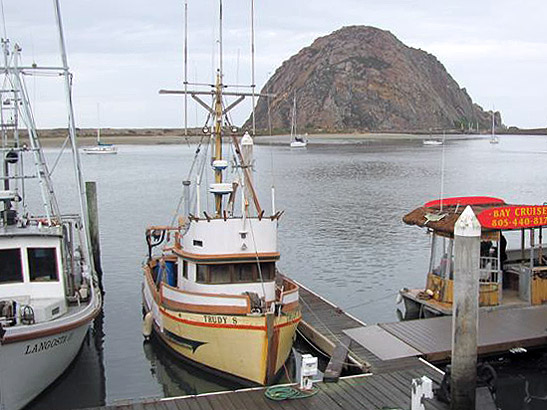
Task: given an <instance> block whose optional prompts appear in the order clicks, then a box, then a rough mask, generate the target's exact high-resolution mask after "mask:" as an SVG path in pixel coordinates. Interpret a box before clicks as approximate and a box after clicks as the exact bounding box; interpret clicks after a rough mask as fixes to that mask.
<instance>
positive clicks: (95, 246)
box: [85, 181, 103, 289]
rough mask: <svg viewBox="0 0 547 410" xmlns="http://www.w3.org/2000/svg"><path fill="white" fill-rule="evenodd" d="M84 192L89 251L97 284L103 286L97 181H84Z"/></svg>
mask: <svg viewBox="0 0 547 410" xmlns="http://www.w3.org/2000/svg"><path fill="white" fill-rule="evenodd" d="M85 194H86V200H87V214H88V220H89V237H90V240H91V251H92V253H93V255H92V257H93V264H94V266H95V271H96V272H97V277H98V278H99V286H100V288H101V289H102V288H103V270H102V267H101V244H100V239H99V210H98V206H97V183H96V182H95V181H86V183H85Z"/></svg>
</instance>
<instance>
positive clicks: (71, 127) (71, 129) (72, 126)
mask: <svg viewBox="0 0 547 410" xmlns="http://www.w3.org/2000/svg"><path fill="white" fill-rule="evenodd" d="M53 5H54V9H55V19H56V21H57V29H58V32H59V46H60V49H61V58H62V62H63V76H64V79H65V96H66V105H67V111H68V134H69V136H70V143H71V144H70V145H71V148H72V160H73V162H74V171H75V174H76V182H77V184H78V194H79V202H80V212H81V214H82V223H83V230H84V236H83V238H82V239H83V242H84V245H85V249H86V256H87V262H88V263H89V266H90V268H91V272H92V275H93V277H94V279H96V276H95V274H96V272H95V264H94V261H93V258H92V257H91V255H92V252H91V249H90V244H91V238H90V233H89V229H88V223H89V222H88V215H87V206H86V196H85V187H84V178H83V175H82V167H81V163H80V155H79V153H78V146H77V143H76V123H75V121H74V107H73V106H72V75H71V74H70V71H69V69H68V59H67V55H66V47H65V37H64V34H63V22H62V20H61V8H60V6H59V0H53Z"/></svg>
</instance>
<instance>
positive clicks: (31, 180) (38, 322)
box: [0, 0, 102, 410]
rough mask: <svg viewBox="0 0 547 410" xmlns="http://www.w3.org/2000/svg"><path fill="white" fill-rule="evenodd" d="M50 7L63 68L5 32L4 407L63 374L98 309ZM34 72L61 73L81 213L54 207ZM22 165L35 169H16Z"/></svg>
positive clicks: (24, 400)
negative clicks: (34, 56) (38, 58)
mask: <svg viewBox="0 0 547 410" xmlns="http://www.w3.org/2000/svg"><path fill="white" fill-rule="evenodd" d="M54 6H55V12H56V17H57V23H58V29H59V38H60V44H61V51H62V61H63V67H62V68H55V67H38V66H36V65H33V66H32V67H24V66H22V65H21V64H20V63H21V55H20V53H21V48H20V47H19V46H18V45H14V46H13V47H11V44H10V41H9V40H8V39H4V40H3V41H2V49H1V50H2V52H3V55H4V61H5V62H6V66H5V67H4V70H3V72H2V76H3V77H4V78H3V84H10V87H4V88H3V89H2V90H0V99H1V101H2V105H1V107H0V110H1V111H2V113H1V114H2V115H0V125H1V130H2V136H3V138H2V147H1V152H2V157H0V161H2V166H0V174H1V175H0V176H1V178H2V184H1V185H0V188H1V190H0V409H1V410H18V409H21V408H23V407H24V406H26V405H27V404H28V403H29V402H30V401H32V400H33V399H34V398H35V397H36V396H38V395H39V394H40V393H41V392H42V391H43V390H44V389H46V388H47V387H48V386H49V385H50V384H51V383H52V382H53V381H55V380H56V379H57V378H58V377H59V376H61V375H62V373H63V372H64V371H65V369H66V368H67V367H68V366H69V364H70V363H71V362H72V361H73V360H74V358H75V357H76V354H77V353H78V351H79V350H80V347H81V346H82V342H83V340H84V337H85V335H86V334H87V331H88V329H89V327H90V325H91V322H92V321H93V319H94V318H95V317H96V316H97V315H98V314H99V313H100V310H101V306H102V296H101V293H100V290H99V285H98V281H97V278H96V277H95V272H94V269H93V261H92V260H91V258H90V251H89V247H88V245H89V241H88V236H87V235H88V231H87V221H86V217H85V216H86V203H85V200H84V198H85V194H84V189H83V178H82V174H81V169H80V160H79V156H78V148H77V146H76V126H75V124H74V121H73V118H74V115H73V109H72V105H71V104H70V101H71V93H72V91H71V73H70V72H69V70H68V63H67V59H66V53H65V50H64V38H63V32H62V27H61V17H60V9H59V3H58V0H57V1H55V2H54ZM41 72H48V73H51V72H56V73H57V74H58V75H59V76H60V77H61V78H63V79H64V87H65V92H66V94H67V102H68V104H67V110H68V111H69V115H68V118H69V124H68V130H69V141H70V144H69V145H70V147H71V151H72V160H73V165H74V170H75V179H76V185H77V192H74V195H75V196H76V195H77V196H78V199H79V205H80V210H79V212H72V213H70V214H68V213H61V211H60V207H59V203H58V201H57V198H56V196H55V191H54V189H53V184H52V179H51V174H50V170H49V167H48V165H47V161H46V158H45V156H44V153H43V151H42V147H41V142H40V139H39V137H38V131H37V128H36V124H35V122H34V114H33V112H32V108H31V106H30V99H29V96H28V94H27V91H26V90H27V87H26V85H25V77H26V76H32V75H35V74H37V73H39V74H40V73H41ZM20 131H25V132H26V133H27V135H28V138H29V143H28V146H27V144H26V143H25V144H23V143H22V141H20V140H19V135H20ZM24 158H27V159H25V160H24ZM23 163H26V164H34V167H32V166H27V167H23ZM38 192H39V194H37V193H38ZM40 194H41V196H40ZM69 194H70V192H64V195H65V196H66V195H69ZM36 198H40V200H39V201H36Z"/></svg>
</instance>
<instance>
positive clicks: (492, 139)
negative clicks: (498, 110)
mask: <svg viewBox="0 0 547 410" xmlns="http://www.w3.org/2000/svg"><path fill="white" fill-rule="evenodd" d="M499 142H500V139H499V138H498V136H497V135H496V133H495V122H494V110H492V134H491V135H490V144H498V143H499Z"/></svg>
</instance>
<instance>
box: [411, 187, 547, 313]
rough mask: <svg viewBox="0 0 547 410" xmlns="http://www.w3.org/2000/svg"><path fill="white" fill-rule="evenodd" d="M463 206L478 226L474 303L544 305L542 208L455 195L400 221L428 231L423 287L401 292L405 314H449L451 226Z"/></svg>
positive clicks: (546, 263) (546, 222) (546, 267)
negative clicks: (476, 296) (477, 278)
mask: <svg viewBox="0 0 547 410" xmlns="http://www.w3.org/2000/svg"><path fill="white" fill-rule="evenodd" d="M468 205H469V206H471V207H472V209H473V211H474V213H475V215H476V216H477V218H478V220H479V222H480V224H481V227H482V229H481V246H480V258H479V263H480V268H479V272H480V288H479V289H480V290H479V305H480V306H481V307H498V306H502V305H503V306H510V305H539V304H542V303H544V302H546V301H547V254H546V252H545V251H544V247H545V245H543V243H542V242H543V228H544V227H545V226H547V206H543V205H540V206H537V205H509V204H506V203H505V201H503V200H502V199H499V198H492V197H458V198H446V199H443V200H436V201H431V202H428V203H426V204H425V205H423V206H422V207H419V208H417V209H415V210H414V211H412V212H410V213H409V214H407V215H406V216H405V217H404V218H403V220H404V222H405V223H407V224H409V225H418V226H421V227H425V228H427V229H428V231H429V232H430V233H431V253H430V256H429V269H428V273H427V280H426V286H425V289H414V290H409V289H405V290H404V291H401V295H402V296H403V298H404V299H405V304H406V306H407V312H408V311H409V310H411V311H412V310H414V311H415V310H416V308H417V309H419V310H421V311H423V310H424V309H426V310H427V311H428V313H429V314H434V315H437V314H451V311H452V302H453V280H454V224H455V223H456V221H457V220H458V218H459V217H460V215H461V213H462V212H463V210H464V209H465V208H466V206H468ZM508 245H509V246H508ZM508 248H511V249H508ZM409 305H411V307H410V308H409ZM422 313H423V312H422ZM422 316H423V315H422Z"/></svg>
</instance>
